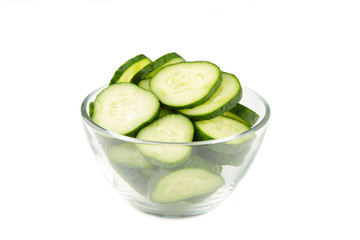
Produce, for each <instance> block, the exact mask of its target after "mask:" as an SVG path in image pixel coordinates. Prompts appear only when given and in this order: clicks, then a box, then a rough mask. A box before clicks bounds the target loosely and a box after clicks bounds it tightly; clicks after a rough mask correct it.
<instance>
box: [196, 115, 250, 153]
mask: <svg viewBox="0 0 360 240" xmlns="http://www.w3.org/2000/svg"><path fill="white" fill-rule="evenodd" d="M194 126H195V139H196V140H198V141H203V140H213V139H219V138H225V137H230V136H233V135H236V134H240V133H242V132H245V131H247V130H249V129H250V128H249V127H248V126H247V125H245V124H243V123H242V122H240V121H237V120H235V119H232V118H229V117H225V116H218V117H216V118H213V119H210V120H203V121H196V122H195V123H194ZM254 139H255V133H253V134H250V135H247V136H245V137H242V138H238V139H234V140H231V141H228V142H225V143H222V144H220V143H218V144H214V145H209V146H208V148H209V149H211V150H214V151H216V152H220V153H223V154H233V153H238V152H240V151H242V149H243V148H244V147H245V145H247V144H251V143H252V141H253V140H254Z"/></svg>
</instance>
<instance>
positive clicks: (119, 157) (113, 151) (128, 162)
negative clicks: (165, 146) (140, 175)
mask: <svg viewBox="0 0 360 240" xmlns="http://www.w3.org/2000/svg"><path fill="white" fill-rule="evenodd" d="M105 154H106V156H107V157H108V159H109V160H110V161H113V162H115V163H118V164H120V165H124V166H125V167H130V168H136V169H143V168H149V167H152V166H154V165H153V164H152V163H151V162H149V161H148V160H146V159H145V158H144V157H143V156H142V154H141V153H140V152H139V150H138V149H137V147H136V146H135V144H132V143H123V144H120V145H112V146H109V147H108V148H107V149H106V152H105Z"/></svg>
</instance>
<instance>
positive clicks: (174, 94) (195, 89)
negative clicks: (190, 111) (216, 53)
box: [150, 62, 222, 108]
mask: <svg viewBox="0 0 360 240" xmlns="http://www.w3.org/2000/svg"><path fill="white" fill-rule="evenodd" d="M221 81H222V79H221V74H220V68H219V67H218V66H216V65H215V64H213V63H210V62H182V63H177V64H173V65H170V66H167V67H164V68H162V69H161V70H160V71H158V72H157V74H155V75H154V76H153V77H152V78H151V80H150V89H151V91H152V92H154V93H155V94H156V96H158V98H159V99H160V101H161V102H162V103H163V104H164V105H166V106H168V107H171V108H191V107H195V106H198V105H200V104H202V103H204V102H206V101H207V100H209V98H211V96H212V95H213V94H214V93H215V91H216V90H217V89H218V88H219V86H220V84H221Z"/></svg>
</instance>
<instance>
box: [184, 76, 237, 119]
mask: <svg viewBox="0 0 360 240" xmlns="http://www.w3.org/2000/svg"><path fill="white" fill-rule="evenodd" d="M241 97H242V88H241V85H240V82H239V80H238V79H237V78H236V76H235V75H233V74H230V73H225V72H223V73H222V83H221V85H220V87H219V88H218V89H217V90H216V92H215V93H214V95H213V96H212V97H211V98H210V99H209V100H208V101H206V102H205V103H203V104H201V105H199V106H196V107H194V108H190V109H180V110H178V111H179V112H180V113H181V114H183V115H185V116H187V117H188V118H190V119H191V120H195V121H199V120H207V119H211V118H214V117H217V116H220V115H222V114H224V113H225V112H226V111H228V110H229V109H232V108H233V107H234V106H235V105H236V104H237V103H238V102H239V101H240V99H241Z"/></svg>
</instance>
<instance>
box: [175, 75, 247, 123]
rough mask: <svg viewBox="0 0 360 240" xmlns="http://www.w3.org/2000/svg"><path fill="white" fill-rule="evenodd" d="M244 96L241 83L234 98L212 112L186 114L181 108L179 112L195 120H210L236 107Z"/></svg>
mask: <svg viewBox="0 0 360 240" xmlns="http://www.w3.org/2000/svg"><path fill="white" fill-rule="evenodd" d="M227 74H228V73H227ZM230 75H233V74H230ZM219 86H220V85H219ZM242 96H243V92H242V88H241V85H240V90H239V91H238V93H237V94H236V95H235V96H234V97H233V98H231V99H229V101H228V102H226V103H224V104H223V105H222V106H219V107H218V108H217V109H214V110H213V111H212V112H209V113H206V114H202V115H189V114H186V113H185V112H184V111H181V109H180V110H178V112H179V113H181V114H182V115H184V116H187V117H188V118H190V119H191V120H193V121H201V120H209V119H212V118H215V117H217V116H220V115H222V114H224V113H225V112H227V111H229V110H230V109H232V108H234V106H236V105H237V104H238V102H239V101H240V100H241V98H242ZM209 99H210V98H209Z"/></svg>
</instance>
